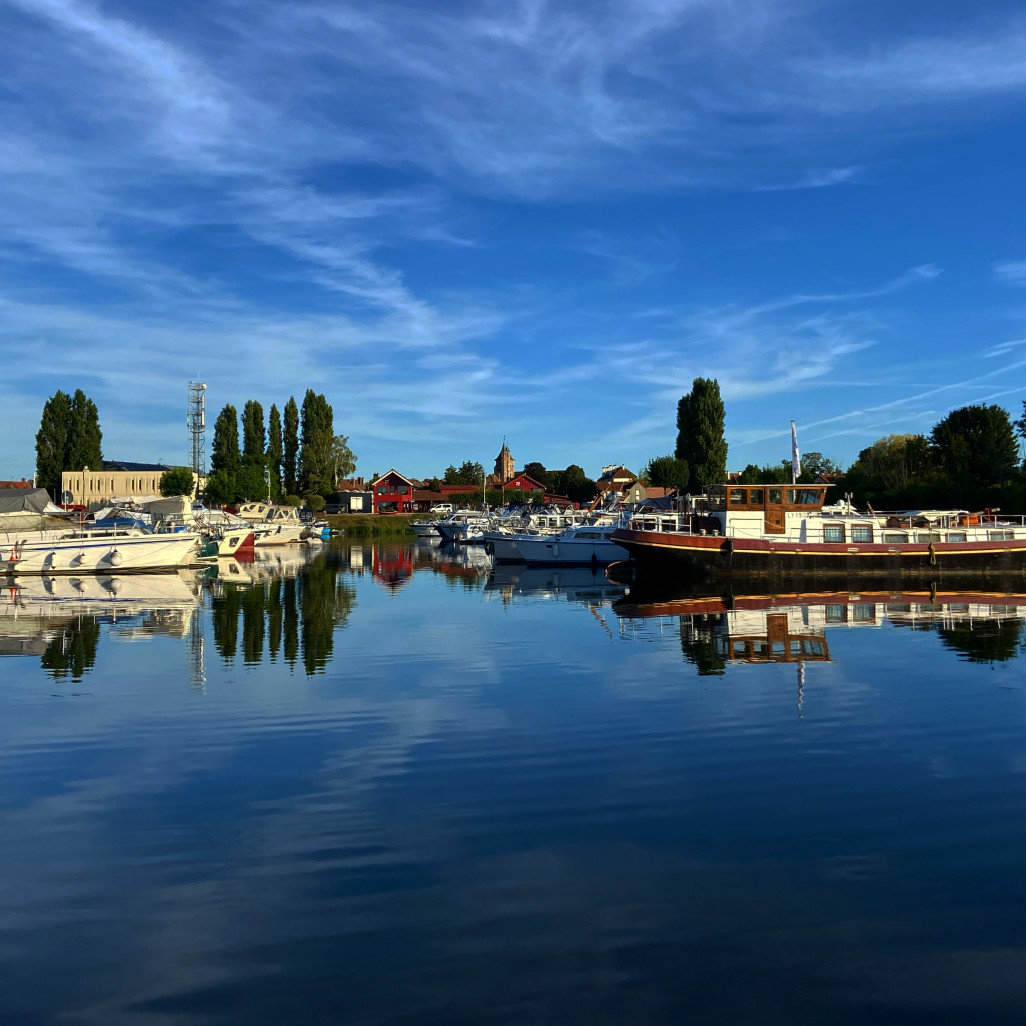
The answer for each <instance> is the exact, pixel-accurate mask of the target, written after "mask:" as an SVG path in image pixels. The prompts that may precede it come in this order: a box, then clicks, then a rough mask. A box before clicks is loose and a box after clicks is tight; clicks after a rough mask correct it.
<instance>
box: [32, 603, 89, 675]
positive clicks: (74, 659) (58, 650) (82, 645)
mask: <svg viewBox="0 0 1026 1026" xmlns="http://www.w3.org/2000/svg"><path fill="white" fill-rule="evenodd" d="M99 640H100V621H99V620H97V619H94V618H93V617H88V618H83V619H81V620H78V621H76V622H75V623H73V624H69V625H68V626H66V627H65V628H64V629H63V630H62V631H61V633H60V634H58V635H57V636H56V637H55V638H53V639H52V640H51V641H50V642H49V643H48V644H47V646H46V651H45V652H43V655H42V656H41V658H40V665H41V666H42V667H43V669H44V670H48V671H49V672H50V676H52V677H53V678H54V679H55V680H60V679H61V678H63V677H68V676H70V677H71V679H72V680H74V681H79V680H81V679H82V677H83V675H84V674H85V672H86V671H87V670H91V669H92V668H93V666H94V665H95V663H96V646H97V644H98V643H99Z"/></svg>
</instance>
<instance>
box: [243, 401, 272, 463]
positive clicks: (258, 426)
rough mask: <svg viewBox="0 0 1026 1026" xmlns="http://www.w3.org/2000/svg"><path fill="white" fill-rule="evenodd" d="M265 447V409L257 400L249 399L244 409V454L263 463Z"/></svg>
mask: <svg viewBox="0 0 1026 1026" xmlns="http://www.w3.org/2000/svg"><path fill="white" fill-rule="evenodd" d="M265 445H266V436H265V432H264V408H263V406H261V405H260V403H258V402H257V401H256V400H255V399H247V400H246V405H245V406H244V407H243V408H242V454H243V456H246V457H248V458H249V459H250V460H258V461H260V462H263V459H264V447H265Z"/></svg>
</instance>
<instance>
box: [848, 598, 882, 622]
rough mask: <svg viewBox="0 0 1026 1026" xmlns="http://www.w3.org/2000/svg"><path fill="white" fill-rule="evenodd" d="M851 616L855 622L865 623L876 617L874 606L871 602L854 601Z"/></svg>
mask: <svg viewBox="0 0 1026 1026" xmlns="http://www.w3.org/2000/svg"><path fill="white" fill-rule="evenodd" d="M851 618H852V620H854V621H855V622H856V623H866V622H867V621H872V620H875V619H876V606H875V605H874V604H873V603H872V602H856V603H855V604H854V605H853V606H852V607H851Z"/></svg>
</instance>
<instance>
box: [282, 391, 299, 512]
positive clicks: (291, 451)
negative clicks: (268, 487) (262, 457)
mask: <svg viewBox="0 0 1026 1026" xmlns="http://www.w3.org/2000/svg"><path fill="white" fill-rule="evenodd" d="M283 434H284V437H283V441H282V461H281V484H282V488H283V489H284V490H285V492H286V494H288V495H292V494H293V493H294V492H295V491H296V488H297V486H298V484H299V482H298V479H297V478H298V474H299V407H298V406H297V405H296V398H295V396H291V395H290V396H289V401H288V402H287V403H286V404H285V428H284V433H283Z"/></svg>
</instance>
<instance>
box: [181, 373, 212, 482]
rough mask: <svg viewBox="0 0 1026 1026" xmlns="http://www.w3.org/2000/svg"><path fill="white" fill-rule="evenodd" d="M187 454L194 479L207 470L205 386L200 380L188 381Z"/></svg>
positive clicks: (198, 478)
mask: <svg viewBox="0 0 1026 1026" xmlns="http://www.w3.org/2000/svg"><path fill="white" fill-rule="evenodd" d="M186 423H187V424H188V425H189V455H190V459H191V463H190V466H191V469H192V472H193V473H194V474H195V475H196V480H197V481H199V480H200V478H201V477H202V476H203V475H204V474H206V472H207V386H206V385H205V384H204V383H203V382H202V381H190V382H189V415H188V417H186Z"/></svg>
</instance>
